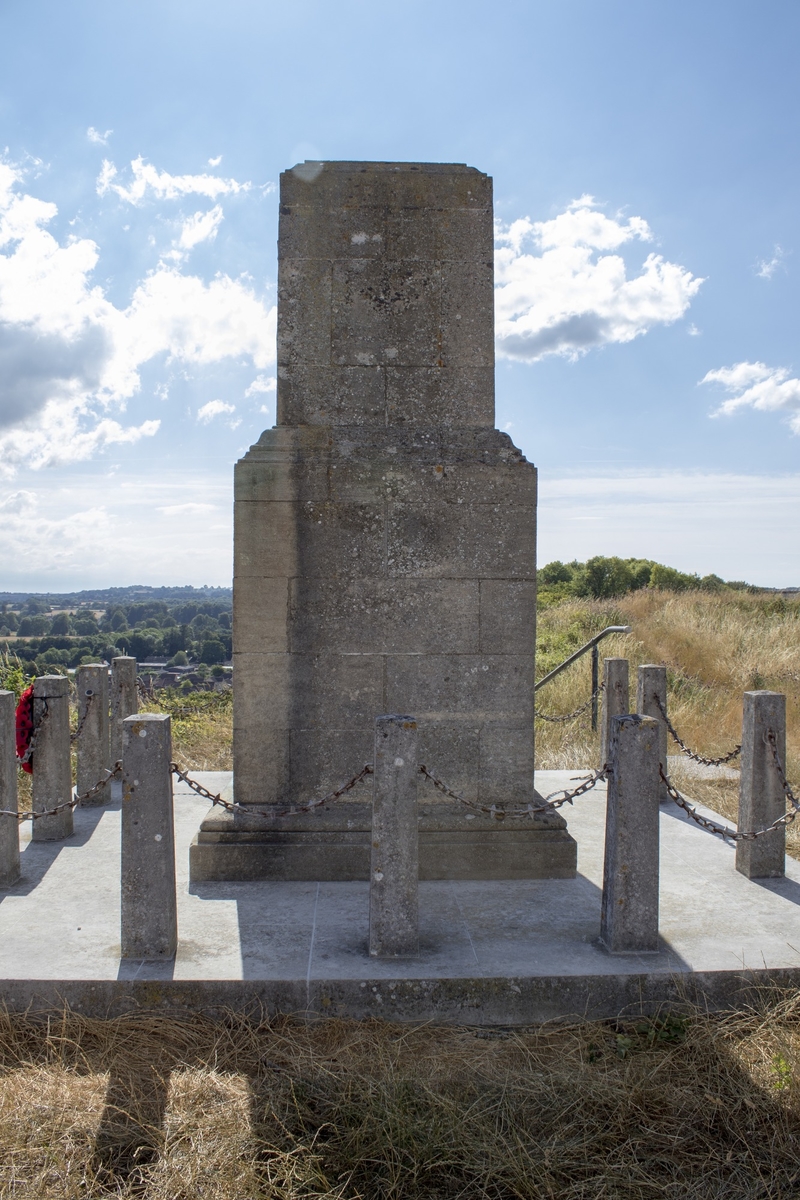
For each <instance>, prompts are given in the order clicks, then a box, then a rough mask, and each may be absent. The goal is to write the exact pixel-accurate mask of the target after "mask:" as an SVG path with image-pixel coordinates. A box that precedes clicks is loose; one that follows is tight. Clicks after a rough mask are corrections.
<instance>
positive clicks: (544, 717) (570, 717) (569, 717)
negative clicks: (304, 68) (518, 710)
mask: <svg viewBox="0 0 800 1200" xmlns="http://www.w3.org/2000/svg"><path fill="white" fill-rule="evenodd" d="M605 686H606V685H605V684H604V683H601V684H600V686H599V687H598V688H597V690H596V691H594V692H592V694H591V696H590V697H589V699H588V700H587V701H586V702H585V703H584V704H581V705H580V707H579V708H576V709H575V711H574V712H571V713H565V714H564V716H563V717H556V716H551V715H550V714H549V713H543V712H539V710H538V709H534V716H535V717H538V719H539V720H540V721H552V722H553V724H561V722H562V721H574V720H575V718H576V717H580V716H581V715H582V713H585V712H586V710H587V709H588V708H589V707H590V706H591V704H592V702H593V701H594V700H596V699H597V697H598V696H599V695H600V693H601V692H602V690H603V688H604V687H605Z"/></svg>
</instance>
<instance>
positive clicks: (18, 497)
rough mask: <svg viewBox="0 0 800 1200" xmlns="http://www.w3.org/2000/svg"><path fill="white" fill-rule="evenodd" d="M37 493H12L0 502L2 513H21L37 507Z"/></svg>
mask: <svg viewBox="0 0 800 1200" xmlns="http://www.w3.org/2000/svg"><path fill="white" fill-rule="evenodd" d="M36 503H37V498H36V494H35V492H26V491H20V492H11V493H10V495H8V496H6V498H5V499H4V500H0V512H4V513H21V512H25V510H26V509H27V510H31V509H34V508H35V507H36Z"/></svg>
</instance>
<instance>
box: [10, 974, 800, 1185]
mask: <svg viewBox="0 0 800 1200" xmlns="http://www.w3.org/2000/svg"><path fill="white" fill-rule="evenodd" d="M0 1071H1V1072H2V1075H1V1076H0V1077H1V1078H2V1090H1V1091H0V1163H1V1164H2V1182H0V1197H2V1200H10V1198H11V1197H14V1198H17V1197H25V1198H26V1200H29V1198H31V1200H32V1198H34V1197H43V1198H44V1197H47V1198H48V1200H50V1198H53V1200H55V1198H58V1200H73V1198H77V1197H87V1196H96V1197H99V1196H122V1197H128V1196H131V1197H132V1196H138V1197H148V1198H149V1200H184V1198H186V1200H190V1198H191V1200H194V1197H204V1198H207V1200H217V1198H219V1200H257V1198H261V1197H264V1198H266V1197H269V1198H270V1200H284V1198H285V1200H289V1198H292V1200H294V1198H298V1200H299V1198H300V1197H304V1198H307V1197H318V1198H322V1197H326V1198H327V1197H330V1198H331V1200H333V1198H334V1197H336V1198H338V1200H356V1198H358V1200H384V1198H386V1200H389V1198H392V1200H406V1198H407V1200H412V1198H413V1200H423V1198H425V1200H428V1198H430V1200H434V1198H436V1200H440V1198H447V1197H452V1198H453V1200H455V1198H456V1197H458V1198H459V1200H478V1198H484V1197H486V1198H491V1200H506V1198H508V1200H512V1198H518V1200H526V1198H531V1200H533V1198H539V1197H558V1198H559V1200H579V1198H580V1200H594V1198H597V1200H600V1197H603V1198H604V1200H645V1198H648V1200H649V1198H650V1197H653V1198H655V1197H664V1196H669V1197H682V1198H686V1200H694V1198H696V1200H701V1198H702V1200H709V1198H711V1197H720V1198H722V1197H725V1198H730V1197H737V1198H738V1197H742V1198H744V1197H747V1198H750V1197H752V1198H755V1197H775V1198H776V1200H777V1198H779V1197H785V1198H788V1197H795V1196H797V1195H798V1194H799V1193H800V1001H798V1000H797V999H796V998H795V997H785V998H783V999H778V1000H777V1001H776V1000H775V998H773V1002H772V1004H771V1006H765V1007H763V1008H762V1009H761V1010H760V1011H758V1010H753V1011H751V1012H748V1013H739V1014H735V1015H725V1016H719V1017H708V1016H704V1015H702V1014H699V1013H695V1014H693V1015H690V1016H689V1017H676V1016H671V1017H665V1018H664V1019H662V1020H660V1021H648V1022H641V1023H638V1024H620V1023H613V1024H612V1023H607V1022H606V1023H594V1024H588V1023H587V1024H581V1025H575V1026H571V1027H544V1028H537V1029H523V1030H519V1031H514V1032H509V1031H479V1030H469V1029H444V1028H436V1027H430V1026H428V1027H423V1028H408V1027H402V1026H393V1025H387V1024H383V1023H380V1022H376V1021H373V1022H362V1023H352V1022H346V1021H325V1022H320V1023H318V1024H313V1025H305V1024H302V1023H301V1022H299V1021H293V1020H291V1019H289V1018H280V1019H275V1020H273V1021H272V1022H258V1021H255V1020H245V1019H243V1018H238V1017H236V1016H233V1015H230V1016H228V1017H227V1018H226V1019H223V1020H222V1021H219V1022H216V1023H212V1022H211V1021H207V1020H204V1019H201V1018H196V1019H187V1020H184V1021H178V1020H174V1021H173V1020H168V1019H166V1018H164V1017H156V1016H153V1017H148V1016H137V1017H131V1018H123V1019H119V1020H112V1021H90V1020H86V1019H82V1018H80V1017H77V1016H70V1015H69V1014H66V1015H64V1016H63V1017H61V1018H60V1019H56V1020H53V1021H51V1022H50V1023H49V1025H48V1027H47V1028H46V1029H45V1028H43V1026H42V1024H41V1023H39V1024H37V1023H35V1022H33V1021H32V1020H30V1019H29V1018H27V1017H22V1016H20V1017H13V1018H12V1017H5V1018H3V1019H0Z"/></svg>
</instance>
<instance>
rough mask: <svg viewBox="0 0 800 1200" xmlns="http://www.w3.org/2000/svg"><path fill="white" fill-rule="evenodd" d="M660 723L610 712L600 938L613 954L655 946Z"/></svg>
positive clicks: (652, 949)
mask: <svg viewBox="0 0 800 1200" xmlns="http://www.w3.org/2000/svg"><path fill="white" fill-rule="evenodd" d="M658 733H659V723H658V722H657V721H655V720H654V719H653V718H652V717H643V716H640V715H638V714H636V715H633V714H628V715H627V716H621V717H613V718H612V721H611V743H610V746H609V759H610V763H611V776H610V778H609V781H608V813H607V816H606V847H605V865H604V868H603V899H602V908H601V914H600V938H601V940H602V942H603V944H604V945H605V947H606V949H607V950H609V951H610V952H611V953H612V954H629V953H631V954H632V953H637V954H645V953H648V954H652V953H655V952H656V951H657V950H658V875H659V872H658V867H659V861H658V859H659V831H658V824H659V814H658V804H659V774H658V762H659V738H658Z"/></svg>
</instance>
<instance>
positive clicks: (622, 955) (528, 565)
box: [0, 163, 800, 1026]
mask: <svg viewBox="0 0 800 1200" xmlns="http://www.w3.org/2000/svg"><path fill="white" fill-rule="evenodd" d="M492 234H493V230H492V195H491V180H490V179H489V178H488V177H487V176H486V175H484V174H482V173H481V172H480V171H477V170H474V169H473V168H471V167H467V166H463V165H458V164H414V163H304V164H301V165H300V166H299V167H295V168H294V169H293V170H291V171H288V172H286V174H284V176H283V178H282V184H281V205H280V231H279V252H280V253H279V263H280V268H279V284H280V293H279V315H278V376H279V382H278V412H277V425H276V426H275V428H274V429H270V430H267V431H266V432H265V433H264V434H262V436H261V438H260V439H259V441H258V442H257V444H256V445H255V446H253V447H252V448H251V450H250V451H249V453H247V454H246V455H245V457H244V458H243V459H242V461H241V462H240V463H239V464H238V466H237V468H236V490H235V497H236V498H235V555H234V557H235V581H234V656H235V663H234V665H235V673H234V674H235V688H234V697H233V700H234V771H233V773H231V772H229V771H200V772H198V773H197V776H199V777H196V776H195V775H194V774H189V773H188V772H187V771H186V770H184V769H182V768H181V767H180V766H179V765H178V764H177V763H176V762H174V761H173V750H172V726H171V717H170V716H169V715H167V714H165V713H163V712H162V713H150V712H138V711H137V709H138V694H137V676H136V669H137V664H136V662H135V660H134V659H132V658H130V657H126V656H118V657H116V658H114V659H113V661H112V663H111V670H110V680H109V677H108V676H109V671H108V666H107V664H105V663H96V664H83V665H82V666H81V667H80V668H79V670H78V673H77V675H76V678H75V694H74V701H75V702H77V703H76V709H77V711H76V710H75V709H73V713H72V716H73V717H74V730H73V728H72V726H71V714H70V685H69V681H68V680H67V678H66V677H65V676H63V675H52V676H50V675H38V676H37V677H36V680H35V683H34V687H33V694H32V696H30V697H29V698H28V700H27V701H25V703H26V704H29V705H30V709H29V714H28V715H29V718H30V721H29V733H30V741H29V742H28V746H27V749H26V750H23V751H22V755H23V756H22V757H20V747H19V744H18V742H17V740H16V735H17V730H16V717H15V701H16V696H15V694H14V693H12V692H11V691H6V690H0V893H1V894H0V900H2V903H0V1002H2V1003H3V1004H4V1005H5V1006H6V1008H7V1009H8V1010H9V1011H24V1012H26V1013H28V1012H37V1011H38V1012H44V1011H47V1012H48V1013H49V1012H51V1011H54V1010H57V1011H59V1012H60V1011H62V1009H63V1007H64V1005H65V1004H66V1005H69V1006H71V1007H73V1008H74V1009H76V1010H77V1011H78V1012H82V1013H85V1014H86V1015H92V1016H102V1017H107V1016H112V1015H117V1014H121V1013H129V1012H133V1011H142V1010H144V1011H148V1010H153V1009H155V1010H156V1011H158V1012H160V1013H163V1012H165V1011H168V1010H173V1011H177V1012H184V1013H193V1012H198V1011H201V1012H204V1013H207V1014H211V1015H215V1014H226V1013H228V1012H229V1011H230V1009H232V1008H234V1009H239V1010H241V1011H243V1012H248V1013H249V1012H252V1011H255V1010H256V1009H257V1007H258V1006H260V1007H261V1008H262V1009H263V1011H264V1012H267V1013H270V1014H272V1013H278V1012H284V1013H294V1014H301V1015H302V1014H309V1015H312V1016H314V1017H316V1016H319V1015H323V1014H324V1015H326V1016H342V1017H349V1018H362V1017H376V1016H377V1017H381V1018H383V1019H386V1020H398V1021H414V1022H416V1021H422V1022H429V1021H436V1022H453V1023H457V1024H464V1025H503V1026H508V1025H518V1026H519V1025H528V1024H531V1023H534V1022H536V1021H550V1020H563V1019H570V1020H572V1019H584V1018H586V1017H592V1018H594V1017H611V1018H617V1017H619V1016H620V1015H621V1014H626V1015H628V1016H632V1015H648V1014H649V1015H656V1016H657V1015H659V1014H662V1015H663V1013H664V1012H665V1011H667V1012H670V1011H684V1010H685V1008H686V1006H687V1005H689V1006H690V1007H692V1008H701V1009H705V1008H708V1009H715V1008H721V1007H729V1006H734V1007H739V1008H741V1007H743V1006H748V1005H749V1004H751V1003H752V1001H753V999H754V998H758V996H759V995H763V994H764V989H765V988H773V987H777V988H792V989H797V988H798V987H800V950H798V949H797V947H798V946H800V907H798V903H797V895H798V891H799V890H800V863H798V862H797V861H796V860H795V859H794V858H792V857H791V856H790V857H789V858H788V859H787V856H786V848H787V847H786V830H787V825H788V824H789V823H790V822H791V821H792V820H794V817H795V814H797V813H800V798H798V797H797V796H796V795H795V793H794V792H793V791H792V785H791V783H790V782H789V780H788V779H787V776H786V769H785V763H786V750H787V740H786V696H785V695H784V694H783V693H779V692H772V691H765V690H757V691H748V692H745V693H744V695H743V697H742V732H741V737H740V739H739V740H738V744H737V745H736V746H734V747H733V749H730V750H729V751H727V752H726V753H725V754H723V755H722V756H721V757H719V758H716V759H710V758H708V757H706V756H703V755H702V754H699V753H698V752H697V751H693V750H692V749H691V748H690V747H689V746H688V745H687V744H686V743H685V742H684V740H683V739H682V738H681V737H680V734H679V733H678V732H677V731H676V730H675V728H674V726H673V725H672V723H671V719H670V717H669V715H668V702H669V689H668V686H667V685H668V679H667V667H666V665H665V664H664V663H649V664H648V663H638V664H636V667H635V671H636V675H635V688H634V686H633V685H634V680H632V679H631V672H630V667H631V663H630V662H629V660H628V659H627V658H624V657H608V658H605V659H604V661H603V680H602V684H601V683H600V681H599V674H598V673H599V666H600V664H599V657H598V655H599V652H598V644H599V643H600V642H601V641H602V640H603V639H604V638H605V637H606V635H611V634H615V635H616V634H622V635H624V634H626V633H627V632H629V627H628V626H617V625H614V626H608V627H606V628H605V629H603V630H601V631H598V632H596V633H595V634H594V635H593V636H592V638H591V639H590V640H589V641H588V642H587V643H586V644H585V645H583V646H581V647H579V648H578V649H576V650H574V651H573V652H572V653H571V654H569V655H568V656H567V657H566V658H565V659H564V661H563V662H561V663H560V664H558V665H557V666H555V667H554V668H553V669H551V670H550V671H549V672H548V673H547V674H546V675H544V676H543V677H542V678H541V679H540V680H539V681H538V686H539V687H540V688H541V687H542V686H543V685H546V684H547V683H548V680H550V679H552V678H553V677H554V676H555V675H557V674H558V673H559V672H561V671H562V670H565V669H572V667H573V666H574V665H575V664H576V663H577V662H578V661H579V660H580V659H581V658H582V656H583V655H584V654H587V653H589V651H591V653H592V660H591V662H592V667H591V678H592V682H591V692H590V697H589V700H588V702H586V703H584V704H583V705H581V706H580V707H579V708H578V709H577V710H576V711H575V712H573V713H566V714H556V713H553V712H552V711H551V712H549V713H548V712H547V711H544V712H540V713H538V716H539V717H540V718H541V719H544V718H545V717H549V719H551V720H557V721H563V720H573V719H575V718H576V717H578V716H579V715H581V714H583V713H586V714H587V718H589V708H588V705H592V706H593V708H592V713H591V719H592V724H593V726H594V724H595V718H596V716H597V708H596V706H597V703H598V701H600V703H601V704H602V727H601V729H600V730H599V737H598V739H597V748H596V749H594V748H592V750H591V754H592V757H594V755H595V754H596V755H597V758H596V759H595V761H594V763H593V764H590V763H585V764H583V765H584V766H585V768H586V770H585V771H581V772H580V773H578V774H575V773H574V772H573V771H569V770H547V769H544V768H542V769H540V770H539V771H537V772H536V776H535V783H536V786H537V788H538V789H539V792H537V791H536V790H535V788H534V719H535V717H536V716H537V713H536V711H535V708H534V691H535V684H534V667H535V653H534V647H535V640H534V639H535V594H536V553H535V551H536V547H535V541H536V471H535V468H534V467H533V466H532V465H531V464H530V463H529V462H527V461H526V460H525V458H524V457H523V455H522V454H521V453H520V451H519V450H517V449H516V447H515V446H514V445H513V444H512V442H511V441H510V439H509V438H508V437H507V436H506V435H505V434H503V433H500V432H498V430H496V429H495V428H494V386H493V372H494V364H493V318H492V311H493V279H492V251H493V237H492ZM585 662H586V660H585V659H584V663H585ZM20 703H22V700H20ZM632 707H633V709H634V711H631V708H632ZM668 735H669V737H671V738H672V739H673V741H675V742H676V743H677V744H678V746H679V747H680V749H681V752H682V755H684V756H685V755H688V756H689V759H690V760H693V766H695V767H697V768H698V769H699V770H700V771H702V772H704V774H703V775H701V776H697V777H698V778H730V777H731V775H733V776H738V780H739V813H738V821H737V824H736V826H735V827H733V826H732V825H731V824H729V823H728V822H724V821H723V819H722V818H721V817H720V815H719V814H718V813H715V812H714V811H713V810H711V809H709V808H705V807H704V806H703V805H702V804H696V803H695V802H693V801H691V800H690V799H689V798H687V797H686V796H684V795H682V794H681V792H679V791H678V790H677V788H676V785H675V783H674V782H673V781H672V779H671V777H670V774H669V772H670V770H671V764H675V759H674V758H673V756H672V755H671V754H669V753H668V746H669V744H670V743H669V742H668V740H667V739H668ZM584 745H586V743H584ZM73 747H74V749H75V754H76V765H77V771H76V776H77V786H75V787H73V785H72V767H71V749H72V748H73ZM734 759H736V760H738V764H739V767H738V770H737V771H733V769H732V768H730V766H729V765H727V764H730V763H731V762H732V761H733V760H734ZM20 763H22V764H25V763H27V764H28V765H29V766H30V767H31V771H32V775H31V786H30V804H31V809H30V811H27V810H26V808H25V805H26V803H27V801H26V800H24V799H23V797H24V796H25V792H22V793H18V787H17V772H18V767H19V764H20ZM709 772H710V774H709ZM720 772H722V775H720V774H719V773H720ZM726 773H727V774H726ZM573 801H576V802H577V803H574V804H573ZM20 802H21V803H20ZM209 804H211V807H210V808H209ZM566 804H570V805H571V807H570V808H569V809H568V810H566V809H565V808H564V806H565V805H566ZM787 805H788V807H787ZM563 811H569V814H570V816H569V823H570V828H569V830H568V829H567V826H566V823H565V820H564V818H563V816H562V812H563ZM20 835H22V836H20ZM62 848H63V849H64V851H65V852H64V853H61V849H62ZM54 897H57V902H54ZM720 912H724V913H725V921H724V922H723V923H722V925H721V924H720V920H719V914H720Z"/></svg>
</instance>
